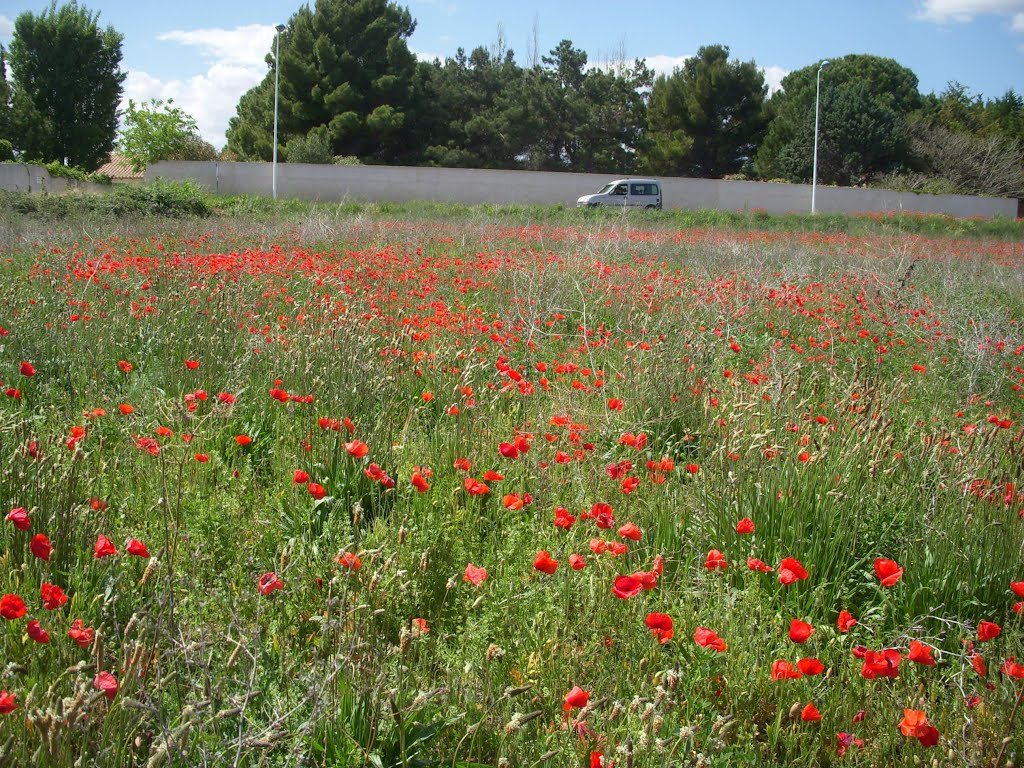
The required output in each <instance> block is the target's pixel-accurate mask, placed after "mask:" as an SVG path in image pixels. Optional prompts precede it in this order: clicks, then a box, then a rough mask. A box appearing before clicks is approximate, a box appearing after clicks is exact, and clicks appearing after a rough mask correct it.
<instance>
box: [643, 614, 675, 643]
mask: <svg viewBox="0 0 1024 768" xmlns="http://www.w3.org/2000/svg"><path fill="white" fill-rule="evenodd" d="M644 624H646V625H647V628H648V629H649V630H650V631H651V634H653V635H654V637H655V638H657V640H658V642H659V643H661V644H662V645H664V644H665V643H667V642H668V641H669V640H671V639H672V635H673V630H672V617H671V616H669V615H667V614H664V613H648V614H647V618H645V619H644Z"/></svg>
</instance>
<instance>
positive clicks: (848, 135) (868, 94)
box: [755, 54, 921, 183]
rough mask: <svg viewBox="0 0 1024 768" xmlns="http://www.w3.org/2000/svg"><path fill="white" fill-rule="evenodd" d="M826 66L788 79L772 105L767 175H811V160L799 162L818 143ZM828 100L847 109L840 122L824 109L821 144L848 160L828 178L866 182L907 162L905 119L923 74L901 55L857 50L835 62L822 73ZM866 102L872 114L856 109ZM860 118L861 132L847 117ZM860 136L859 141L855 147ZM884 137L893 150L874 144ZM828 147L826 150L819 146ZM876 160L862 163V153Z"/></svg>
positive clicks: (762, 157) (763, 171) (761, 166)
mask: <svg viewBox="0 0 1024 768" xmlns="http://www.w3.org/2000/svg"><path fill="white" fill-rule="evenodd" d="M818 69H819V64H818V63H814V64H811V65H809V66H806V67H804V68H802V69H798V70H796V71H794V72H790V73H789V74H788V75H786V77H784V78H783V80H782V90H781V91H779V92H778V93H776V94H775V95H774V96H773V97H772V99H771V101H770V104H769V108H770V110H771V113H772V119H771V123H770V124H769V127H768V132H767V134H766V135H765V138H764V141H763V142H762V144H761V147H760V149H759V150H758V152H757V157H756V161H755V168H756V170H757V171H758V173H759V174H760V175H761V176H763V177H765V178H778V177H781V178H787V179H789V180H792V181H809V180H810V173H809V169H810V163H807V164H806V165H804V164H803V162H802V161H801V162H796V158H797V157H798V156H800V157H802V154H803V153H805V152H806V147H807V146H808V136H810V144H811V145H813V142H814V102H815V94H816V92H817V77H818ZM821 88H822V101H823V102H825V101H826V100H828V101H829V102H830V104H832V106H833V107H834V108H836V109H842V110H845V111H844V112H842V113H841V115H842V117H841V119H840V120H837V119H836V116H835V115H833V117H829V112H830V110H829V109H824V108H823V109H822V127H821V136H820V137H819V143H820V144H821V145H824V144H826V143H827V144H829V146H834V147H839V145H840V144H842V147H841V149H837V150H836V151H841V152H842V153H843V155H844V158H845V160H844V161H843V162H838V161H837V162H834V163H831V164H830V165H829V167H828V168H827V169H825V173H824V174H823V173H822V170H823V169H822V166H819V168H818V178H819V179H820V180H822V181H824V182H826V183H829V182H837V183H838V182H841V181H842V180H843V178H848V179H854V178H859V179H862V178H864V177H865V176H867V175H869V174H870V173H873V172H879V171H885V170H888V169H890V168H892V167H894V166H896V165H898V164H899V163H900V162H902V161H904V160H905V159H906V145H907V140H906V131H905V122H904V121H905V119H906V117H907V116H908V115H909V114H910V113H911V112H912V111H913V110H915V109H917V108H918V107H919V106H920V104H921V95H920V94H919V93H918V90H917V75H915V74H914V73H913V72H912V71H911V70H909V69H907V68H906V67H904V66H902V65H901V64H899V63H898V62H896V61H894V60H893V59H887V58H882V57H879V56H870V55H861V54H850V55H849V56H843V57H841V58H837V59H835V60H833V61H831V62H830V64H829V66H828V67H827V68H826V69H825V70H823V72H822V76H821ZM855 105H860V107H863V108H865V109H867V110H868V114H866V115H861V116H858V115H857V114H856V113H855V110H856V109H857V107H856V106H855ZM847 119H856V120H857V125H858V126H859V130H860V131H861V132H858V131H855V130H853V129H852V128H851V129H850V130H847V129H846V128H845V127H842V126H841V125H840V121H841V120H847ZM849 141H854V143H855V145H856V146H850V145H849V144H848V142H849ZM873 141H882V144H883V146H884V150H885V151H876V150H875V149H872V147H871V146H870V143H871V142H873ZM819 150H820V147H819ZM858 157H859V158H861V159H862V160H863V161H864V162H867V163H869V164H867V165H864V164H861V165H857V160H856V158H858Z"/></svg>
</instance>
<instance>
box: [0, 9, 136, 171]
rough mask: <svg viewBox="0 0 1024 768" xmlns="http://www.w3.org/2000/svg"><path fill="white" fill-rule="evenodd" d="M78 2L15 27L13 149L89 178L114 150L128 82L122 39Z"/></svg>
mask: <svg viewBox="0 0 1024 768" xmlns="http://www.w3.org/2000/svg"><path fill="white" fill-rule="evenodd" d="M98 18H99V14H98V13H92V12H91V11H89V10H88V9H86V8H85V7H79V5H78V3H77V2H76V0H71V1H70V2H68V3H66V4H64V5H62V6H61V7H60V8H58V7H57V4H56V0H54V2H53V3H52V4H51V5H50V7H49V9H48V10H46V11H44V12H42V13H40V14H39V15H35V14H33V13H31V12H28V11H26V12H24V13H22V14H20V15H19V16H18V17H17V18H16V19H15V22H14V37H13V39H12V40H11V47H10V52H9V61H10V65H11V74H12V77H13V80H14V86H15V87H14V97H13V102H12V105H13V106H12V116H11V119H12V123H13V126H12V131H11V135H12V138H13V141H14V146H15V148H16V149H17V150H19V151H20V152H22V153H23V155H24V158H25V159H26V160H42V161H44V162H49V161H52V160H58V161H61V162H65V161H66V162H67V163H68V164H69V165H77V166H81V167H82V168H85V169H87V170H93V169H95V168H96V167H98V166H99V165H100V164H101V163H102V162H103V161H104V159H105V158H106V156H107V155H108V154H109V152H110V151H111V150H112V149H113V147H114V135H115V133H116V131H117V107H118V103H119V102H120V100H121V92H122V83H123V82H124V79H125V74H124V73H123V72H122V71H121V69H120V64H121V39H122V37H121V35H120V34H119V33H118V32H116V31H115V30H114V28H113V27H110V26H108V27H106V29H101V28H100V27H99V24H98Z"/></svg>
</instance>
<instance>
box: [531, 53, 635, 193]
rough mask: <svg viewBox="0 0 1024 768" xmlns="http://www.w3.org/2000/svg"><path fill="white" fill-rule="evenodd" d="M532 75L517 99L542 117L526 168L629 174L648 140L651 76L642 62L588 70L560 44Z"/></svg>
mask: <svg viewBox="0 0 1024 768" xmlns="http://www.w3.org/2000/svg"><path fill="white" fill-rule="evenodd" d="M541 60H542V62H543V65H544V66H543V67H537V68H534V69H531V70H529V72H528V73H527V77H526V78H525V80H524V87H523V89H522V91H521V92H520V94H519V96H518V98H519V99H520V101H521V102H522V104H523V106H524V108H525V109H528V110H529V111H530V112H532V113H533V114H536V115H539V116H541V119H540V120H539V121H538V122H537V125H536V131H535V133H534V134H533V136H532V137H531V138H530V141H529V144H528V146H527V147H526V151H525V156H526V164H527V166H528V167H530V168H535V169H543V170H569V171H576V172H581V173H586V172H605V173H628V172H630V171H632V170H633V169H634V168H635V167H636V165H637V156H638V152H639V150H640V148H641V146H642V143H643V140H644V127H645V124H646V120H647V102H646V98H645V96H644V93H645V92H646V90H647V89H649V88H650V86H651V81H652V78H653V74H652V72H651V70H650V69H649V68H648V67H647V65H646V64H645V63H644V62H643V61H636V62H634V64H633V65H632V66H620V67H619V68H618V69H616V70H609V69H602V68H591V69H588V68H587V54H586V52H585V51H583V50H580V49H578V48H574V47H573V45H572V42H571V41H570V40H562V41H561V42H560V43H559V44H558V46H557V47H556V48H555V49H554V50H552V51H551V54H550V55H549V56H544V57H542V59H541Z"/></svg>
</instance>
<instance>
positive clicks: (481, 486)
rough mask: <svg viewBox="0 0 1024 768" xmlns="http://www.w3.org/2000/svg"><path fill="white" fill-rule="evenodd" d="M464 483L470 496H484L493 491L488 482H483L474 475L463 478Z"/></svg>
mask: <svg viewBox="0 0 1024 768" xmlns="http://www.w3.org/2000/svg"><path fill="white" fill-rule="evenodd" d="M462 485H463V487H464V488H465V489H466V491H467V492H468V493H469V495H470V496H483V495H484V494H487V493H490V492H491V489H490V487H489V486H488V485H487V484H486V483H481V482H480V481H478V480H477V479H476V478H473V477H467V478H465V479H463V481H462Z"/></svg>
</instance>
